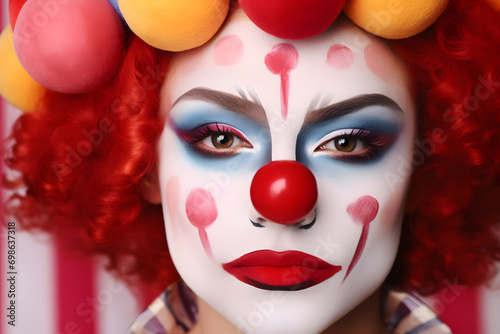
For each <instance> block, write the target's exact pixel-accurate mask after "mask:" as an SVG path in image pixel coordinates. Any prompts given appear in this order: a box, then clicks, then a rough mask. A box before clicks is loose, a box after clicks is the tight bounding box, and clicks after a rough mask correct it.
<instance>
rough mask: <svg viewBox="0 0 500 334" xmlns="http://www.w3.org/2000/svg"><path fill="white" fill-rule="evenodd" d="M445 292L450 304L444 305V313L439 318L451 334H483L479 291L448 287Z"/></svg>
mask: <svg viewBox="0 0 500 334" xmlns="http://www.w3.org/2000/svg"><path fill="white" fill-rule="evenodd" d="M447 292H449V293H448V294H447V296H448V298H450V302H449V303H446V305H445V308H444V312H443V313H441V314H440V315H439V317H440V318H441V319H442V320H443V321H444V322H445V323H446V324H447V325H448V326H449V327H450V328H451V331H452V332H453V334H483V333H484V331H483V323H482V317H481V307H482V299H481V293H480V291H479V289H474V288H467V289H464V288H463V287H460V288H454V287H451V286H450V287H449V289H448V291H447ZM452 297H453V300H451V298H452Z"/></svg>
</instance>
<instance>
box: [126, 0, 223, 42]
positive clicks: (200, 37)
mask: <svg viewBox="0 0 500 334" xmlns="http://www.w3.org/2000/svg"><path fill="white" fill-rule="evenodd" d="M118 4H119V5H120V10H121V12H122V14H123V17H124V18H125V21H126V22H127V24H128V26H129V27H130V29H132V31H133V32H134V33H135V34H136V35H137V36H139V37H140V38H141V39H142V40H143V41H145V42H146V43H148V44H150V45H152V46H154V47H156V48H159V49H162V50H167V51H184V50H188V49H192V48H195V47H197V46H200V45H202V44H204V43H205V42H207V41H208V40H209V39H210V38H212V36H213V35H215V33H216V32H217V31H218V30H219V28H220V26H221V25H222V23H223V22H224V19H225V18H226V16H227V12H228V10H229V0H162V1H159V0H118Z"/></svg>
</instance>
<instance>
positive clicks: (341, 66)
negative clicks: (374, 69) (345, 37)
mask: <svg viewBox="0 0 500 334" xmlns="http://www.w3.org/2000/svg"><path fill="white" fill-rule="evenodd" d="M353 61H354V54H353V53H352V50H351V49H349V48H348V47H347V46H345V45H342V44H335V45H332V46H330V49H328V53H327V55H326V63H327V64H328V66H330V67H331V68H334V69H336V70H345V69H347V68H348V67H349V66H351V65H352V62H353Z"/></svg>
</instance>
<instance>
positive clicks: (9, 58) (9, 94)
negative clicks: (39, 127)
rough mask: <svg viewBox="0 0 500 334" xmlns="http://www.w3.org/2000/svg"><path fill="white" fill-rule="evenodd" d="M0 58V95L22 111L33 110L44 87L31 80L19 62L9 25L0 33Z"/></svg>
mask: <svg viewBox="0 0 500 334" xmlns="http://www.w3.org/2000/svg"><path fill="white" fill-rule="evenodd" d="M0 59H2V61H1V62H0V95H1V96H2V97H3V98H4V99H5V100H6V101H7V102H9V103H10V104H12V105H13V106H14V107H16V108H18V109H21V110H22V111H26V112H32V111H35V109H36V107H37V106H38V101H39V100H40V98H41V97H42V94H43V92H44V91H45V88H43V87H42V86H41V85H40V84H39V83H37V82H36V81H35V80H33V79H32V78H31V77H30V76H29V74H28V73H27V72H26V71H25V70H24V68H23V67H22V65H21V63H19V60H18V59H17V56H16V53H15V51H14V44H13V40H12V28H11V27H10V26H7V27H6V28H5V29H4V30H3V32H2V34H1V35H0Z"/></svg>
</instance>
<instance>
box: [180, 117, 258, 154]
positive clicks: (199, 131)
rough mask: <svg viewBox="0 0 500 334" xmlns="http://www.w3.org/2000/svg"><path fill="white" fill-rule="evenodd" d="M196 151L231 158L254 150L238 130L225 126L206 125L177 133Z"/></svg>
mask: <svg viewBox="0 0 500 334" xmlns="http://www.w3.org/2000/svg"><path fill="white" fill-rule="evenodd" d="M176 132H177V134H178V135H179V136H180V138H181V139H183V140H184V141H186V142H187V143H188V144H189V145H190V146H191V147H192V148H193V149H194V150H195V151H198V152H199V153H201V154H203V155H211V156H229V155H235V154H238V153H239V152H241V151H242V150H244V149H249V148H253V146H252V145H251V144H250V141H249V140H248V139H246V137H245V136H244V135H243V134H242V133H241V132H240V131H238V130H237V129H235V128H233V127H231V126H229V125H224V124H219V123H212V124H204V125H201V126H199V127H197V128H195V129H192V130H186V131H182V130H179V131H176Z"/></svg>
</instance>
